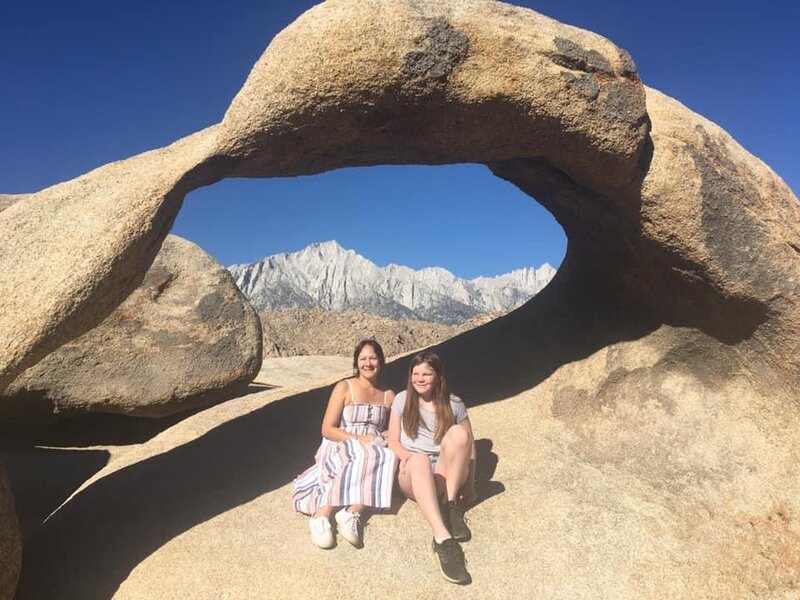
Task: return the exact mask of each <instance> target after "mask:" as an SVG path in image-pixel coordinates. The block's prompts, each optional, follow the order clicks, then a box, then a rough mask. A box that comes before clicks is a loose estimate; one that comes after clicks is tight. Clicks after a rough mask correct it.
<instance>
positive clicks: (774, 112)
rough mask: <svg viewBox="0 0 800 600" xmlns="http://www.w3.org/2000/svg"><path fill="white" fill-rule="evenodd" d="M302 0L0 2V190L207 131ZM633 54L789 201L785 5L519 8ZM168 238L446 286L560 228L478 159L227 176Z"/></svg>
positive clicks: (533, 249) (798, 102) (550, 253)
mask: <svg viewBox="0 0 800 600" xmlns="http://www.w3.org/2000/svg"><path fill="white" fill-rule="evenodd" d="M314 4H316V2H309V1H306V0H293V1H286V0H272V1H265V0H261V1H255V0H229V1H228V2H219V1H216V2H211V1H209V0H191V1H190V0H174V1H173V0H157V1H156V0H139V1H137V2H131V1H128V0H118V1H115V2H111V1H108V0H105V1H100V0H71V1H70V2H63V0H59V1H58V2H56V1H54V0H27V1H26V2H19V1H18V2H4V3H2V5H0V143H1V144H2V150H0V193H23V192H33V191H37V190H39V189H42V188H45V187H47V186H50V185H53V184H55V183H58V182H60V181H65V180H68V179H71V178H73V177H77V176H79V175H81V174H83V173H85V172H87V171H89V170H91V169H93V168H95V167H98V166H100V165H102V164H105V163H107V162H110V161H112V160H119V159H123V158H127V157H129V156H133V155H135V154H138V153H140V152H143V151H146V150H150V149H153V148H158V147H162V146H165V145H167V144H169V143H171V142H173V141H175V140H176V139H179V138H181V137H184V136H186V135H188V134H190V133H193V132H195V131H198V130H200V129H203V128H205V127H207V126H209V125H212V124H214V123H217V122H219V121H220V119H221V118H222V115H223V114H224V112H225V110H226V108H227V107H228V105H229V104H230V101H231V99H232V98H233V97H234V95H235V94H236V93H237V92H238V90H239V89H240V88H241V86H242V84H243V83H244V81H245V79H246V77H247V75H248V73H249V71H250V69H251V68H252V66H253V64H254V63H255V61H256V60H257V59H258V57H259V56H260V55H261V53H262V52H263V50H264V48H266V46H267V44H268V43H269V41H270V39H272V37H273V36H274V35H275V34H276V33H278V32H279V31H280V30H281V29H283V28H284V27H285V26H287V25H288V24H289V23H291V22H292V21H293V20H294V19H295V18H296V17H297V16H299V15H300V14H301V13H302V12H303V11H304V10H306V9H307V8H310V7H311V6H313V5H314ZM516 4H518V5H521V6H526V7H528V8H532V9H534V10H536V11H537V12H540V13H542V14H545V15H548V16H550V17H553V18H555V19H557V20H559V21H562V22H564V23H568V24H570V25H575V26H578V27H581V28H584V29H588V30H591V31H594V32H596V33H599V34H601V35H603V36H605V37H607V38H608V39H610V40H611V41H613V42H614V43H616V44H617V45H618V46H620V47H622V48H625V49H626V50H628V51H629V52H630V53H631V55H632V56H633V59H634V61H635V62H636V64H637V67H638V69H639V73H640V76H641V78H642V80H643V81H644V83H646V84H647V85H649V86H651V87H654V88H657V89H659V90H661V91H662V92H664V93H666V94H668V95H670V96H672V97H674V98H677V99H678V100H680V101H681V102H683V103H684V104H685V105H686V106H688V107H689V108H691V109H692V110H694V111H696V112H698V113H700V114H702V115H704V116H705V117H707V118H709V119H711V120H712V121H714V122H716V123H718V124H719V125H720V126H722V127H723V128H724V129H726V130H727V131H728V132H729V133H730V134H731V135H732V136H733V137H734V138H735V139H736V140H737V141H738V142H739V143H740V144H742V145H743V146H744V147H745V148H746V149H748V150H749V151H750V152H751V153H753V154H755V155H756V156H758V157H759V158H761V159H762V160H763V161H764V162H766V163H767V164H768V165H770V166H771V167H772V168H773V169H774V170H775V171H776V172H777V173H778V174H779V175H780V176H781V177H782V178H783V179H784V181H786V183H787V184H789V186H790V187H791V188H792V189H793V190H794V192H795V193H796V194H797V193H798V191H800V161H799V160H798V158H800V151H798V144H797V141H796V140H797V139H800V119H798V117H797V113H796V111H797V107H798V106H800V69H798V68H797V60H796V54H797V46H798V42H800V39H798V38H800V36H799V35H798V29H797V26H798V23H800V8H798V4H797V3H788V2H777V1H776V0H765V1H763V2H759V3H755V2H740V1H738V0H727V1H722V0H705V1H703V2H699V1H698V0H691V1H689V0H671V1H670V2H663V1H662V2H653V3H650V2H642V1H633V0H607V1H606V2H597V1H596V0H574V1H569V0H538V1H534V0H527V1H525V2H517V3H516ZM173 233H176V234H177V235H180V236H182V237H185V238H187V239H190V240H192V241H194V242H195V243H197V244H199V245H200V246H202V247H203V248H204V249H205V250H206V251H208V252H209V253H210V254H212V255H213V256H214V257H216V258H217V260H219V261H220V262H222V263H223V264H226V265H230V264H234V263H244V262H252V261H255V260H258V259H260V258H262V257H264V256H267V255H270V254H275V253H279V252H292V251H295V250H299V249H301V248H303V247H305V246H306V245H308V244H310V243H313V242H319V241H326V240H331V239H335V240H337V241H338V242H339V243H340V244H342V245H343V246H344V247H346V248H351V249H353V250H356V251H357V252H359V253H360V254H362V255H363V256H366V257H367V258H369V259H370V260H372V261H373V262H375V263H377V264H378V265H380V266H383V265H386V264H388V263H396V264H403V265H408V266H410V267H413V268H417V269H418V268H422V267H426V266H440V267H444V268H446V269H448V270H450V271H452V272H453V273H455V274H456V275H458V276H460V277H467V278H472V277H477V276H479V275H487V276H488V275H497V274H500V273H504V272H508V271H510V270H512V269H516V268H521V267H531V266H534V267H536V266H539V265H541V264H542V263H544V262H549V263H550V264H552V265H553V266H558V264H559V263H560V261H561V259H562V257H563V254H564V251H565V247H566V239H565V237H564V234H563V231H562V230H561V228H560V227H559V226H558V224H557V223H556V222H555V221H554V220H553V218H552V217H551V216H550V214H549V213H548V212H547V211H545V210H544V209H543V208H542V207H541V206H540V205H539V204H538V203H537V202H535V201H534V200H532V199H531V198H529V197H528V196H525V195H524V194H522V193H521V192H519V191H518V190H517V189H516V188H515V187H513V186H512V185H510V184H508V183H506V182H504V181H501V180H500V179H498V178H495V177H494V176H492V175H491V173H490V172H489V171H488V169H487V168H486V167H484V166H482V165H451V166H442V167H425V166H391V167H389V166H387V167H370V168H359V169H342V170H337V171H332V172H329V173H324V174H321V175H316V176H309V177H298V178H289V179H257V180H252V179H237V180H233V179H231V180H225V181H223V182H220V183H217V184H215V185H213V186H210V187H207V188H202V189H200V190H196V191H194V192H192V193H191V194H189V195H188V196H187V197H186V200H185V202H184V206H183V208H182V209H181V212H180V214H179V215H178V218H177V220H176V223H175V226H174V228H173Z"/></svg>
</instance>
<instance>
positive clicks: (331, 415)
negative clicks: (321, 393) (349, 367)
mask: <svg viewBox="0 0 800 600" xmlns="http://www.w3.org/2000/svg"><path fill="white" fill-rule="evenodd" d="M346 399H347V384H346V383H345V382H344V381H340V382H339V383H337V384H336V385H335V386H334V387H333V391H332V392H331V396H330V398H328V408H326V409H325V416H324V417H322V428H321V430H322V436H323V437H325V438H327V439H329V440H331V441H333V442H343V441H344V440H357V441H359V442H363V443H365V444H369V443H370V442H371V441H372V436H371V435H355V434H354V433H350V432H348V431H345V430H344V429H342V428H340V427H339V423H340V422H341V420H342V411H343V410H344V402H345V400H346Z"/></svg>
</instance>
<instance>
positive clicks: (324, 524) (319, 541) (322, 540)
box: [308, 516, 336, 550]
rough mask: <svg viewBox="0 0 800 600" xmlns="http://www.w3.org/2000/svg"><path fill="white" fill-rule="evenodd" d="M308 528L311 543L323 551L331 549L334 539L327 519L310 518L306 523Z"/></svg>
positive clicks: (323, 517)
mask: <svg viewBox="0 0 800 600" xmlns="http://www.w3.org/2000/svg"><path fill="white" fill-rule="evenodd" d="M308 528H309V530H310V531H311V541H312V542H314V544H315V545H316V546H318V547H320V548H322V549H324V550H327V549H328V548H333V545H334V544H335V543H336V538H335V537H334V535H333V528H332V527H331V522H330V520H329V519H328V517H325V516H322V517H311V519H309V521H308Z"/></svg>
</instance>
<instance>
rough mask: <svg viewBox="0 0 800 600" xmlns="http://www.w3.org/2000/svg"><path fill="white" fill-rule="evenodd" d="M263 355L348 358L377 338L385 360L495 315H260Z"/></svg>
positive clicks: (351, 312)
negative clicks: (445, 318)
mask: <svg viewBox="0 0 800 600" xmlns="http://www.w3.org/2000/svg"><path fill="white" fill-rule="evenodd" d="M259 316H260V317H261V324H262V329H263V331H264V354H265V356H271V357H275V356H302V355H323V356H325V355H327V356H333V355H340V356H349V357H352V353H353V347H354V346H355V345H356V343H358V342H359V341H360V340H363V339H367V338H374V339H377V340H378V341H379V342H380V344H381V347H382V348H383V351H384V353H385V354H386V356H393V355H397V354H405V353H406V352H411V351H412V350H416V349H418V348H424V347H426V346H432V345H433V344H437V343H439V342H443V341H444V340H446V339H448V338H451V337H453V336H455V335H458V334H459V333H462V332H464V331H469V330H470V329H474V328H475V327H478V326H480V325H483V324H484V323H487V322H488V321H491V320H492V319H493V318H495V317H497V316H499V315H496V314H495V315H492V314H485V315H481V316H480V317H475V318H473V319H470V320H469V321H465V322H464V323H462V324H461V325H440V324H437V323H429V322H427V321H410V320H408V321H405V320H404V321H395V320H394V319H389V318H386V317H378V316H375V315H373V314H369V313H367V312H365V311H363V310H347V311H343V312H337V311H329V310H322V309H319V308H314V309H308V310H304V309H286V310H271V311H265V312H262V313H259Z"/></svg>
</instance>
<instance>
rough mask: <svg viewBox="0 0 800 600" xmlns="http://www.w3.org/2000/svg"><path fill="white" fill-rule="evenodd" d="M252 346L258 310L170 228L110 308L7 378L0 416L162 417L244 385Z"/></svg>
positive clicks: (256, 340) (252, 367)
mask: <svg viewBox="0 0 800 600" xmlns="http://www.w3.org/2000/svg"><path fill="white" fill-rule="evenodd" d="M261 349H262V346H261V323H260V320H259V318H258V315H257V314H256V313H255V311H254V310H253V308H252V307H251V306H250V304H249V303H248V302H247V300H246V298H245V297H244V295H243V294H242V293H241V292H240V291H239V289H238V288H237V287H236V284H235V283H234V281H233V277H231V275H230V273H229V272H228V271H227V269H225V268H224V267H223V266H222V265H220V264H219V263H217V262H216V261H215V260H214V259H213V258H212V257H210V256H209V255H208V254H206V253H205V252H204V251H203V250H202V249H200V248H199V247H198V246H196V245H195V244H193V243H191V242H189V241H187V240H184V239H181V238H179V237H177V236H173V235H170V236H168V237H167V239H166V240H165V241H164V244H163V246H162V247H161V250H160V251H159V253H158V256H157V257H156V260H155V262H154V263H153V265H152V266H151V267H150V269H149V270H148V271H147V274H146V275H145V277H144V280H143V281H142V283H141V285H140V286H139V287H138V288H137V289H136V290H135V291H134V292H133V293H132V294H131V295H130V296H129V297H128V298H127V299H126V300H125V301H124V302H123V303H122V304H121V305H120V306H119V307H118V308H117V309H116V310H114V312H113V313H111V315H109V316H108V317H107V318H106V319H105V320H104V321H103V322H102V323H100V324H99V325H98V326H97V327H95V328H94V329H92V330H90V331H88V332H87V333H85V334H84V335H82V336H80V337H78V338H76V339H75V340H73V341H71V342H68V343H67V344H65V345H63V346H61V347H60V348H59V349H58V350H56V351H55V352H53V353H52V354H49V355H48V356H47V357H45V359H43V360H42V361H40V362H39V363H38V364H36V365H35V366H33V367H31V368H30V369H28V370H27V371H26V372H25V373H23V375H22V376H20V377H19V378H17V379H16V380H15V381H14V383H12V384H11V386H10V387H9V388H8V389H7V390H6V391H5V393H4V394H3V395H2V396H0V418H2V419H3V420H6V421H8V420H27V421H30V420H46V419H50V418H53V417H54V416H57V415H65V414H75V413H83V412H106V413H121V414H127V415H134V416H144V417H162V416H166V415H170V414H173V413H176V412H180V411H183V410H187V409H190V408H196V407H199V406H203V405H207V404H209V403H211V402H214V401H217V400H220V399H222V398H225V397H229V396H230V395H232V394H235V393H236V392H238V391H240V390H241V389H242V388H244V387H246V386H247V385H248V384H249V383H250V382H251V381H252V380H253V378H254V377H255V376H256V374H257V373H258V370H259V369H260V368H261Z"/></svg>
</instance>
